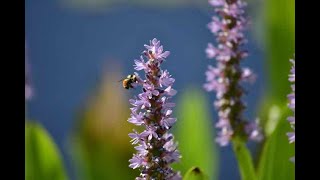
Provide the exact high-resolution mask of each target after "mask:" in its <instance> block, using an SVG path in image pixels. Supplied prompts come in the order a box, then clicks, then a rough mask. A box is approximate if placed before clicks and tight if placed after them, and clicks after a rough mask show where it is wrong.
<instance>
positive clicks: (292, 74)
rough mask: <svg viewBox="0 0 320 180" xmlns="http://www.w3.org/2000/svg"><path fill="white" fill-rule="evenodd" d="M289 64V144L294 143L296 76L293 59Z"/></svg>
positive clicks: (292, 159)
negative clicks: (291, 114) (290, 91)
mask: <svg viewBox="0 0 320 180" xmlns="http://www.w3.org/2000/svg"><path fill="white" fill-rule="evenodd" d="M290 62H291V63H292V67H291V70H290V74H289V81H290V82H291V83H293V84H292V85H291V90H292V93H291V94H289V95H288V100H289V104H288V106H289V108H290V109H291V110H292V111H293V116H290V117H288V121H289V122H290V125H291V127H292V129H293V132H288V133H287V136H288V138H289V143H294V142H295V137H296V135H295V104H296V103H295V79H296V78H295V76H296V73H295V59H294V58H293V59H291V60H290ZM291 161H292V162H294V157H293V158H291Z"/></svg>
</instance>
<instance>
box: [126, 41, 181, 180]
mask: <svg viewBox="0 0 320 180" xmlns="http://www.w3.org/2000/svg"><path fill="white" fill-rule="evenodd" d="M145 47H146V49H147V50H145V51H143V54H144V56H145V57H146V58H147V59H148V60H147V61H145V60H144V57H143V56H141V57H140V60H135V61H134V62H135V65H134V69H135V70H137V71H141V70H143V72H144V73H145V79H141V78H140V77H139V75H138V74H137V73H135V75H136V76H137V82H136V83H135V86H136V87H137V86H141V88H142V93H140V94H138V97H136V98H134V99H130V100H129V102H130V104H131V105H132V106H133V107H132V108H130V109H131V117H130V118H129V119H128V122H130V123H132V124H135V125H137V126H142V127H143V128H144V131H143V132H141V133H139V132H137V131H135V130H134V132H133V133H130V134H129V137H130V138H132V140H131V142H132V144H137V146H136V147H135V149H136V150H137V153H136V154H134V156H133V158H132V159H130V160H129V162H130V165H129V167H130V168H133V169H136V168H139V170H140V172H141V173H140V177H137V178H136V180H147V179H165V180H181V175H180V172H175V171H174V170H173V169H172V168H171V167H170V164H171V163H174V162H178V161H179V159H180V158H181V155H180V153H179V151H178V150H177V145H176V144H175V143H174V139H173V135H172V134H171V133H169V132H168V130H169V129H171V127H172V126H173V125H174V123H175V122H176V121H177V119H176V118H173V117H171V115H172V108H173V107H174V106H175V104H174V103H171V102H169V100H170V99H171V97H172V96H174V95H175V94H176V93H177V91H176V90H175V89H173V88H172V85H173V83H174V81H175V79H174V78H172V77H171V75H170V74H169V72H168V71H167V70H164V71H163V70H161V67H160V65H161V64H162V62H164V60H165V58H167V57H168V56H169V54H170V52H169V51H163V46H162V45H161V44H160V41H158V40H157V39H155V38H154V39H153V40H152V41H150V45H145Z"/></svg>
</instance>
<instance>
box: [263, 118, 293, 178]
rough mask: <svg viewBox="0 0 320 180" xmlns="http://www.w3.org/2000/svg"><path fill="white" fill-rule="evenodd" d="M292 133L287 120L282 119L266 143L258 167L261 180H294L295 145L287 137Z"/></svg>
mask: <svg viewBox="0 0 320 180" xmlns="http://www.w3.org/2000/svg"><path fill="white" fill-rule="evenodd" d="M290 131H292V130H291V128H290V125H289V123H288V121H286V119H285V118H284V119H281V120H280V122H279V123H278V125H277V127H276V129H275V131H274V132H273V133H272V134H271V136H270V137H269V138H268V139H267V141H266V142H265V145H264V147H263V150H262V153H261V157H260V162H259V166H258V179H259V180H283V179H285V180H294V179H295V174H294V163H292V162H291V161H290V160H289V158H290V157H292V156H294V145H293V144H289V141H288V138H287V136H286V133H287V132H290Z"/></svg>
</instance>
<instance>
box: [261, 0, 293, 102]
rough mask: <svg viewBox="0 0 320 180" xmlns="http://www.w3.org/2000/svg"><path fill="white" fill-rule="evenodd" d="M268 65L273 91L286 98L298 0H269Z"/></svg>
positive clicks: (266, 13) (266, 12)
mask: <svg viewBox="0 0 320 180" xmlns="http://www.w3.org/2000/svg"><path fill="white" fill-rule="evenodd" d="M264 7H265V10H264V17H265V19H264V20H265V24H266V25H265V35H266V38H265V43H266V52H267V53H266V60H267V61H266V65H267V67H268V73H269V75H270V82H271V84H270V85H271V91H270V92H271V94H272V96H273V97H274V98H276V99H277V100H278V101H279V102H283V100H285V99H286V97H287V94H288V92H290V89H289V88H290V86H289V82H288V74H289V69H290V63H289V58H292V57H293V54H294V53H295V1H294V0H281V1H279V0H268V1H265V6H264Z"/></svg>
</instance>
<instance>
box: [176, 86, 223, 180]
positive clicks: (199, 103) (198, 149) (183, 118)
mask: <svg viewBox="0 0 320 180" xmlns="http://www.w3.org/2000/svg"><path fill="white" fill-rule="evenodd" d="M179 98H180V100H179V101H178V103H177V107H178V113H177V118H178V120H177V123H176V124H175V126H174V128H175V129H174V134H175V136H176V141H177V142H178V149H179V151H180V152H181V155H182V159H181V162H180V163H177V164H175V165H174V167H175V168H176V169H179V170H181V171H182V174H184V173H186V172H187V170H188V169H189V168H190V167H193V166H196V167H199V168H200V169H201V170H203V171H204V172H207V173H208V176H209V179H217V177H218V166H217V163H218V162H219V161H218V151H217V147H216V143H215V134H214V132H215V127H214V125H213V119H212V117H211V116H210V114H209V107H212V106H211V105H210V104H211V103H210V102H208V101H207V99H206V98H205V96H204V95H203V93H202V92H201V91H200V90H198V89H193V88H189V89H188V88H186V92H185V93H184V94H182V95H181V96H180V97H179ZM212 108H213V107H212Z"/></svg>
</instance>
